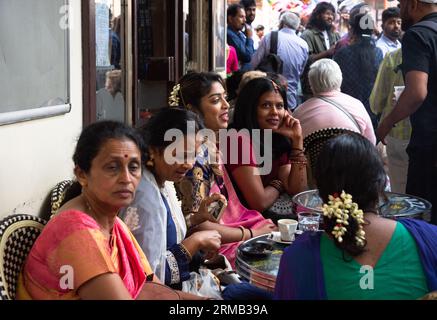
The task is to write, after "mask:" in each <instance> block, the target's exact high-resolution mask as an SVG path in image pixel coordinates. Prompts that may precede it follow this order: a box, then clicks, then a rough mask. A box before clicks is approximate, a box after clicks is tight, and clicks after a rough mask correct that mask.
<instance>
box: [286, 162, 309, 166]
mask: <svg viewBox="0 0 437 320" xmlns="http://www.w3.org/2000/svg"><path fill="white" fill-rule="evenodd" d="M290 164H297V165H301V166H306V165H307V164H308V161H290Z"/></svg>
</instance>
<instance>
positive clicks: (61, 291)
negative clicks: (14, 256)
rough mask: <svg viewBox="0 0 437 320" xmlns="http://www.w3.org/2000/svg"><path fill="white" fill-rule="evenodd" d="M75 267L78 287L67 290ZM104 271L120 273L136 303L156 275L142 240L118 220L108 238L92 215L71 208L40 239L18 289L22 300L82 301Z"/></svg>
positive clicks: (74, 285) (75, 279) (54, 220)
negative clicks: (87, 287)
mask: <svg viewBox="0 0 437 320" xmlns="http://www.w3.org/2000/svg"><path fill="white" fill-rule="evenodd" d="M63 266H69V269H68V270H71V271H72V272H73V274H72V278H71V279H72V283H69V284H68V285H67V286H62V285H61V284H62V283H63V282H62V281H61V280H62V279H61V277H63V276H65V273H62V272H61V270H64V269H61V268H62V267H63ZM104 273H118V274H119V275H120V278H121V279H122V281H123V283H124V285H125V286H126V289H127V290H128V291H129V293H130V295H131V297H132V298H133V299H135V298H136V297H137V296H138V294H139V293H140V291H141V289H142V287H143V285H144V283H145V281H147V280H148V279H149V280H152V279H153V273H152V270H151V268H150V266H149V263H148V261H147V258H146V257H145V256H144V253H143V252H142V251H141V249H140V248H139V246H138V244H137V242H136V240H135V239H134V237H133V236H132V234H131V233H130V232H129V230H128V229H127V227H126V226H125V225H124V224H123V222H122V221H121V220H120V219H119V218H116V219H115V222H114V227H113V230H112V234H111V239H107V238H106V237H105V235H104V234H103V232H102V231H101V230H100V227H99V225H98V224H97V222H96V221H95V220H94V219H92V218H91V217H90V216H89V215H87V214H85V213H83V212H81V211H77V210H68V211H64V212H62V213H60V214H59V215H57V216H55V217H54V218H53V219H52V220H51V221H50V222H49V223H48V224H47V226H46V227H45V228H44V230H43V232H42V233H41V235H40V236H39V237H38V239H37V240H36V242H35V244H34V246H33V247H32V250H31V252H30V254H29V256H28V258H27V261H26V263H25V266H24V269H23V271H22V274H21V275H20V280H19V284H18V289H17V299H52V300H53V299H79V296H78V295H77V289H78V288H80V286H81V285H83V284H84V283H86V282H87V281H89V280H91V279H92V278H94V277H96V276H99V275H101V274H104Z"/></svg>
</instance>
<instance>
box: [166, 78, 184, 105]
mask: <svg viewBox="0 0 437 320" xmlns="http://www.w3.org/2000/svg"><path fill="white" fill-rule="evenodd" d="M180 90H181V85H180V84H179V83H178V84H176V85H175V86H174V87H173V90H172V91H171V93H170V96H169V97H168V105H169V106H170V107H179V91H180Z"/></svg>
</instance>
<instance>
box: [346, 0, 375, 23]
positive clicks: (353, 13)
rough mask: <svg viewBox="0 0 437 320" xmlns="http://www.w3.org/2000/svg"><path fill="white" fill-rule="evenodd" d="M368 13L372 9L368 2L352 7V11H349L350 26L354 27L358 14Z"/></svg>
mask: <svg viewBox="0 0 437 320" xmlns="http://www.w3.org/2000/svg"><path fill="white" fill-rule="evenodd" d="M364 8H366V9H364ZM368 11H370V7H369V5H368V4H367V3H366V2H361V3H358V4H356V5H354V6H353V7H352V9H350V11H349V25H350V26H352V24H353V23H354V21H355V17H356V16H357V15H358V14H361V13H366V12H368Z"/></svg>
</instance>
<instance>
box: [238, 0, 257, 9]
mask: <svg viewBox="0 0 437 320" xmlns="http://www.w3.org/2000/svg"><path fill="white" fill-rule="evenodd" d="M240 4H241V5H242V6H243V7H244V8H245V9H246V8H249V7H256V1H255V0H241V1H240Z"/></svg>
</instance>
